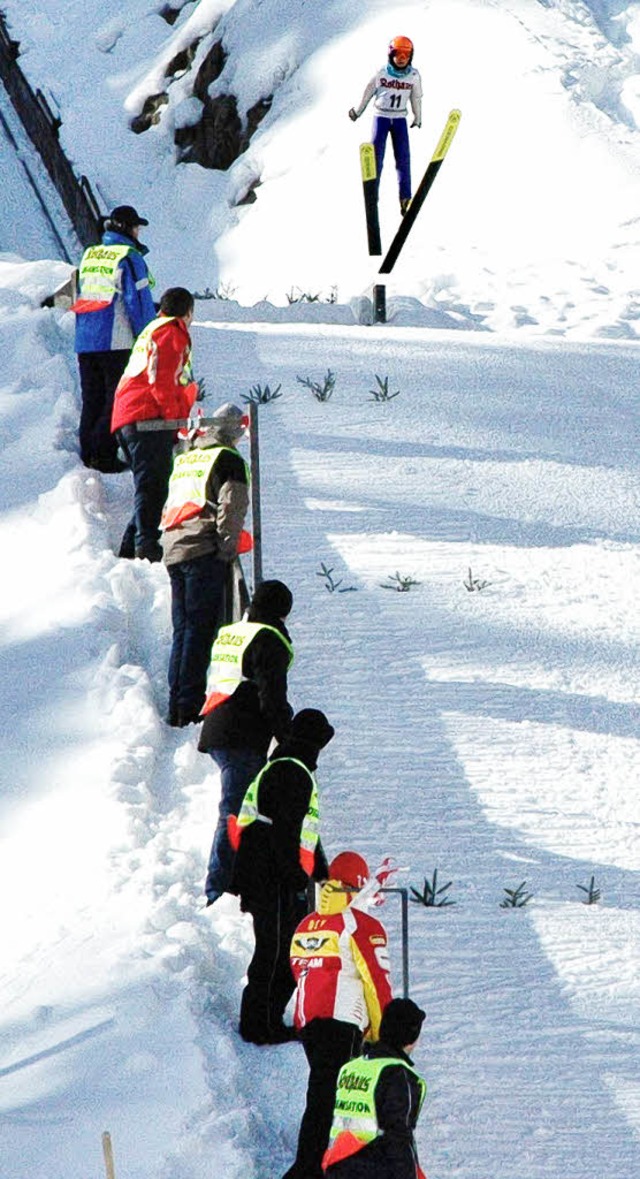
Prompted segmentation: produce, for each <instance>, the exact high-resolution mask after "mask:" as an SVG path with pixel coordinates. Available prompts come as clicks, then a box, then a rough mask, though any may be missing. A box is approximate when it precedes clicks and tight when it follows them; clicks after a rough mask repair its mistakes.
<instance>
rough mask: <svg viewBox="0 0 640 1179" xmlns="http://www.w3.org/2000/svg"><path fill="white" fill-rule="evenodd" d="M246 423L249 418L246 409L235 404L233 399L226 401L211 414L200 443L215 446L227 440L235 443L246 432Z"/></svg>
mask: <svg viewBox="0 0 640 1179" xmlns="http://www.w3.org/2000/svg"><path fill="white" fill-rule="evenodd" d="M246 424H247V418H246V414H245V412H244V410H242V409H241V408H240V406H239V405H234V404H233V403H232V402H231V401H225V403H224V405H220V406H219V407H218V409H216V410H214V412H213V413H212V414H211V418H210V419H209V424H208V425H207V427H206V429H205V430H204V432H203V434H202V436H201V438H200V441H199V443H198V445H199V446H214V445H215V444H216V443H217V442H226V443H230V444H231V445H233V444H234V443H235V442H237V441H238V440H239V439H240V438H241V437H242V435H243V434H244V431H245V428H246Z"/></svg>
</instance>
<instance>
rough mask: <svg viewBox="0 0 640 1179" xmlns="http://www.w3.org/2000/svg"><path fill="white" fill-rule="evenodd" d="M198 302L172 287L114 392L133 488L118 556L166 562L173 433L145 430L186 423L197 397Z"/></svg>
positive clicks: (115, 419) (114, 418)
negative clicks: (194, 332) (193, 329)
mask: <svg viewBox="0 0 640 1179" xmlns="http://www.w3.org/2000/svg"><path fill="white" fill-rule="evenodd" d="M193 310H194V299H193V295H192V294H191V291H188V290H187V289H186V287H169V289H168V290H166V291H165V292H164V293H163V295H162V298H161V299H160V313H159V315H158V318H157V319H154V320H152V321H151V323H149V324H147V326H146V328H144V330H143V331H142V332H141V333H140V335H139V336H138V339H137V340H136V342H135V344H134V346H133V348H132V350H131V355H130V357H129V360H128V362H127V367H126V368H125V370H124V373H123V374H122V376H121V378H120V380H119V382H118V386H117V388H116V391H115V395H114V400H113V413H112V415H111V429H112V431H113V432H114V434H116V435H117V437H118V439H119V441H120V445H121V447H122V449H123V451H124V452H125V454H126V456H127V459H128V461H129V465H130V467H131V471H132V474H133V484H134V507H133V516H132V517H131V520H130V521H129V523H128V525H127V527H126V528H125V531H124V535H123V537H122V541H121V544H120V550H119V553H118V556H120V557H127V558H128V557H140V558H141V559H143V560H147V561H161V560H162V546H161V544H160V519H161V517H162V509H163V507H164V503H165V500H166V498H167V490H168V487H169V478H170V476H171V466H172V463H173V444H174V438H175V433H176V431H175V429H174V428H171V427H169V428H167V429H160V430H145V429H144V428H143V427H144V423H145V422H151V421H155V422H156V424H161V423H162V421H163V420H164V421H165V422H171V421H175V420H176V419H183V418H187V417H188V416H189V414H190V412H191V407H192V406H193V403H194V401H195V400H196V397H197V395H198V384H197V382H196V381H194V380H193V372H192V369H191V336H190V335H189V325H190V324H191V321H192V319H193Z"/></svg>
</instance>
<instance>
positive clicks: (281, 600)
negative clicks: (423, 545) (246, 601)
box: [250, 581, 293, 621]
mask: <svg viewBox="0 0 640 1179" xmlns="http://www.w3.org/2000/svg"><path fill="white" fill-rule="evenodd" d="M292 606H293V594H292V593H291V590H290V589H289V587H288V585H285V584H284V582H283V581H261V582H260V585H259V586H258V588H257V589H256V591H255V593H254V595H253V597H252V599H251V607H250V613H251V616H252V617H253V619H254V621H255V620H256V615H263V614H264V615H266V617H267V618H286V617H287V614H290V613H291V607H292Z"/></svg>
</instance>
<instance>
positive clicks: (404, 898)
mask: <svg viewBox="0 0 640 1179" xmlns="http://www.w3.org/2000/svg"><path fill="white" fill-rule="evenodd" d="M380 892H399V893H400V904H401V906H402V908H401V920H402V997H403V999H408V998H409V889H408V888H395V887H391V888H381V889H380Z"/></svg>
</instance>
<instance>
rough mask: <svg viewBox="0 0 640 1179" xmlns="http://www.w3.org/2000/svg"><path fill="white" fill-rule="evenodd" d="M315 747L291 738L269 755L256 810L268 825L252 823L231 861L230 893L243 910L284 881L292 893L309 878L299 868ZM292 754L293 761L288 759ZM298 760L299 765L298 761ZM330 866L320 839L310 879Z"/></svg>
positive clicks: (323, 874)
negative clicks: (238, 900) (302, 832)
mask: <svg viewBox="0 0 640 1179" xmlns="http://www.w3.org/2000/svg"><path fill="white" fill-rule="evenodd" d="M320 748H321V746H320V747H319V746H318V745H317V744H311V742H309V741H303V740H300V739H290V740H287V741H284V742H283V743H282V744H281V745H278V747H277V748H276V749H275V751H274V753H273V754H272V756H271V757H270V758H269V771H268V773H266V774H265V775H264V777H263V778H262V781H261V783H260V796H259V806H260V813H261V815H264V816H265V818H267V819H270V820H271V823H263V822H257V823H252V824H251V826H250V827H248V828H247V829H246V831H245V832H244V834H243V836H242V841H241V843H240V847H239V849H238V853H237V855H236V859H235V865H234V873H233V892H237V893H239V894H240V897H241V899H242V904H243V908H246V909H249V910H250V909H253V908H256V907H257V908H259V907H260V903H261V901H262V899H263V897H264V895H265V893H268V892H269V891H270V890H271V889H272V888H273V886H274V885H276V884H278V883H282V884H284V885H285V887H288V888H290V889H291V890H292V891H293V892H302V891H304V889H306V887H307V884H308V882H309V878H308V876H307V874H306V872H304V871H303V869H302V868H301V866H300V855H299V852H300V833H301V830H302V824H303V822H304V819H305V816H306V813H307V808H308V806H309V801H310V799H311V791H312V782H311V779H310V776H309V774H308V773H307V772H306V770H305V769H304V768H303V767H304V766H306V767H307V769H308V770H309V771H311V773H313V771H314V770H315V768H316V765H317V761H318V753H319V749H320ZM290 758H295V761H290V760H289V759H290ZM296 761H297V762H302V763H303V765H302V766H300V765H296ZM328 870H329V869H328V864H327V860H326V857H325V854H324V851H323V850H322V845H321V843H320V841H318V845H317V847H316V852H315V862H314V868H313V872H312V879H314V880H322V879H326V877H327V873H328Z"/></svg>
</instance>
